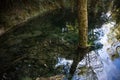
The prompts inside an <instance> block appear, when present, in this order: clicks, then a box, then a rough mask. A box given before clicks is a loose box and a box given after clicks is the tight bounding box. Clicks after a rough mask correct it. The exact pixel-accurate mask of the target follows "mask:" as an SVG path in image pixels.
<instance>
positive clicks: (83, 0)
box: [70, 0, 88, 75]
mask: <svg viewBox="0 0 120 80" xmlns="http://www.w3.org/2000/svg"><path fill="white" fill-rule="evenodd" d="M77 3H78V6H77V7H78V24H79V45H78V49H77V51H76V52H75V54H76V55H75V56H74V59H73V64H72V66H71V69H70V74H72V75H73V74H74V72H75V70H76V67H77V64H78V62H79V61H80V60H82V59H83V58H84V55H85V54H86V53H87V51H88V48H87V39H88V38H87V32H88V30H87V29H88V19H87V0H77Z"/></svg>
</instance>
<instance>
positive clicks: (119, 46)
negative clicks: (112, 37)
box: [116, 46, 120, 54]
mask: <svg viewBox="0 0 120 80" xmlns="http://www.w3.org/2000/svg"><path fill="white" fill-rule="evenodd" d="M119 48H120V46H117V47H116V52H117V53H118V54H119V51H118V49H119Z"/></svg>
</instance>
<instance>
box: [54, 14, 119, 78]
mask: <svg viewBox="0 0 120 80" xmlns="http://www.w3.org/2000/svg"><path fill="white" fill-rule="evenodd" d="M106 16H107V17H109V18H110V12H108V13H107V14H106ZM114 26H115V22H114V21H109V22H108V23H105V24H103V25H102V27H101V28H96V29H94V34H95V35H96V36H97V37H99V38H98V39H97V40H95V41H94V43H95V44H98V43H101V44H103V47H102V48H101V49H98V50H95V51H91V52H89V53H88V54H87V55H86V56H85V58H84V59H83V60H82V61H80V62H79V64H78V66H77V68H76V72H75V74H74V76H73V80H120V58H115V59H114V60H112V56H113V55H114V54H119V55H120V50H119V49H118V50H117V51H116V48H117V47H118V46H120V42H119V41H118V40H117V39H116V37H115V36H116V34H115V33H114V32H112V29H113V28H114ZM96 33H97V34H96ZM71 64H72V60H66V59H65V58H58V64H56V65H55V67H58V66H60V65H63V66H64V71H65V72H66V74H69V69H70V65H71Z"/></svg>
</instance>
